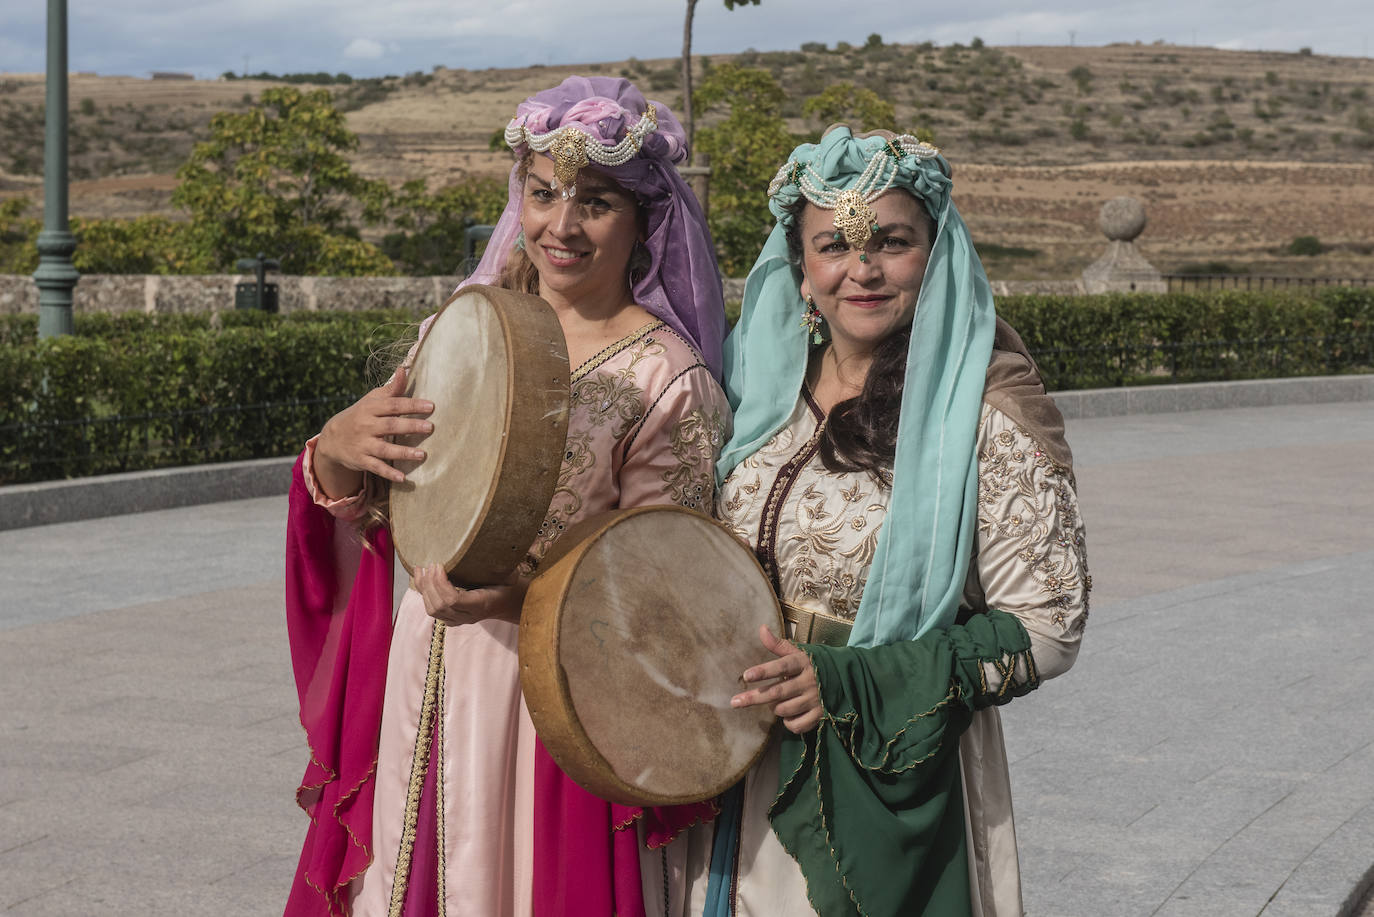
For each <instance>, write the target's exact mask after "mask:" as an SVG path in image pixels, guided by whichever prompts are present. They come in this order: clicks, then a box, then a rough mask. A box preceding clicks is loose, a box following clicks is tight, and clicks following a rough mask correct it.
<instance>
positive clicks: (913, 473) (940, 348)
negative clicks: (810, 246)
mask: <svg viewBox="0 0 1374 917" xmlns="http://www.w3.org/2000/svg"><path fill="white" fill-rule="evenodd" d="M908 139H909V138H908ZM923 153H926V154H927V155H924V156H923V155H914V154H911V153H906V152H904V148H903V147H901V146H900V145H894V144H893V143H891V142H890V141H889V140H887V139H886V138H884V137H880V136H870V137H863V138H855V137H854V136H853V135H852V134H851V133H850V130H849V128H847V127H836V128H832V129H831V130H830V131H828V132H827V133H826V134H825V136H824V137H823V138H822V139H821V141H820V143H814V144H813V143H804V144H802V145H801V146H799V147H797V148H796V149H795V150H794V151H793V152H792V155H791V156H790V157H789V159H788V163H787V165H786V166H784V167H783V169H782V170H780V171H779V179H778V180H777V181H775V182H774V188H775V191H774V193H773V194H772V195H771V199H770V201H769V207H770V208H771V210H772V212H773V214H774V216H776V217H777V218H778V223H777V225H775V226H774V227H773V231H772V233H771V234H770V235H769V237H768V241H767V243H766V244H765V245H764V247H763V252H762V254H760V255H759V259H758V261H757V262H756V263H755V264H754V267H753V269H752V270H751V271H750V272H749V278H748V280H747V281H746V283H745V288H744V303H743V306H742V309H741V314H740V320H739V324H738V325H736V326H735V330H734V331H733V332H732V333H731V335H730V336H729V338H727V339H726V341H725V391H726V394H727V395H728V396H729V399H730V404H731V406H732V407H733V408H734V409H735V426H734V435H733V436H732V437H731V438H730V441H729V442H728V443H726V445H725V449H724V450H723V451H722V452H721V456H720V461H719V463H718V464H717V466H716V470H717V475H718V476H719V477H720V478H721V479H724V477H725V476H726V475H728V474H729V473H730V471H731V470H733V469H734V467H735V466H736V465H737V464H739V462H741V461H743V460H744V459H746V458H748V457H749V456H750V455H753V454H754V453H755V452H757V451H758V450H759V449H760V448H761V447H762V446H764V445H765V444H766V443H767V442H768V440H769V439H771V438H772V437H773V435H774V434H775V433H777V432H778V430H780V429H781V428H782V427H783V425H784V424H785V423H786V422H787V418H788V417H789V416H790V415H791V413H792V409H793V407H794V406H795V405H796V401H797V395H798V393H799V392H800V391H801V386H802V382H803V380H804V377H805V373H806V362H807V354H808V350H809V347H808V335H807V332H806V330H805V329H804V328H803V327H802V326H801V318H802V314H803V312H804V310H805V308H806V305H805V303H804V301H803V299H802V295H801V292H800V290H799V288H798V282H799V280H800V277H801V273H800V270H799V268H797V267H795V266H794V265H793V264H792V263H791V262H789V260H788V254H787V239H786V230H787V226H788V225H789V224H790V223H791V222H792V221H793V217H792V214H791V213H790V212H789V210H788V208H789V207H790V206H793V205H795V204H796V202H797V200H798V199H799V198H800V197H801V196H802V193H803V192H802V187H801V185H800V184H799V182H800V181H802V180H805V179H806V175H807V173H808V171H809V173H810V174H811V175H812V176H813V177H814V176H818V177H819V178H820V179H822V180H823V181H824V182H825V183H826V184H827V185H829V186H830V188H831V189H833V190H836V191H843V190H847V189H850V188H854V187H855V186H857V185H859V184H860V182H861V179H863V176H864V174H865V170H866V169H869V168H870V165H871V164H872V163H873V160H874V157H882V162H880V163H879V164H878V166H877V167H876V168H879V169H880V171H879V176H880V179H879V184H881V183H885V182H886V181H887V180H888V179H889V178H890V179H891V187H892V188H902V189H905V190H907V191H909V192H911V193H912V194H914V195H916V196H917V197H918V198H920V199H921V200H922V201H923V202H924V204H925V207H926V209H927V210H928V211H929V212H930V214H931V216H933V217H934V218H935V221H936V227H937V231H936V237H935V242H934V244H933V245H932V247H931V252H930V259H929V262H928V263H927V265H926V272H925V279H924V280H923V282H922V284H921V293H920V296H919V297H918V299H917V303H916V313H915V316H914V317H913V319H912V324H911V346H910V348H909V350H908V351H907V361H906V382H905V385H904V389H903V392H902V407H901V419H900V423H899V426H898V433H897V453H896V458H895V461H894V463H893V474H892V498H891V502H890V504H889V507H888V512H887V519H886V521H885V522H884V524H883V528H882V531H881V533H880V534H879V536H878V544H877V547H876V550H875V554H874V557H873V564H872V567H871V569H870V570H869V575H868V583H867V585H866V586H865V588H864V594H863V599H862V601H861V602H860V604H859V609H858V611H857V613H856V616H855V620H854V628H853V631H852V632H851V634H850V637H849V644H850V645H851V646H879V645H883V644H888V643H894V642H897V641H899V640H911V639H914V638H916V637H919V636H921V635H923V634H925V633H927V632H929V631H931V630H934V629H937V628H941V629H942V628H945V627H948V626H949V625H950V624H952V623H954V619H955V615H956V613H957V612H958V610H959V600H960V597H961V596H962V594H963V589H964V580H965V577H966V576H967V573H968V562H969V556H970V553H971V548H972V545H973V539H974V532H975V528H976V525H977V519H978V506H977V501H978V468H977V461H978V457H977V455H976V449H975V445H976V440H977V427H978V417H979V414H980V411H981V407H982V401H983V386H984V379H985V374H986V372H987V367H988V360H989V358H990V357H991V355H992V340H993V333H994V330H995V326H996V315H995V313H994V311H993V304H992V290H991V288H990V287H989V286H988V280H987V276H986V275H985V274H984V273H983V265H982V263H981V262H980V261H979V260H978V255H977V253H976V252H975V251H974V248H973V241H972V239H971V238H970V237H969V232H968V227H967V226H965V225H964V221H963V219H961V218H960V216H959V212H958V211H957V210H956V209H955V208H954V204H953V202H951V201H950V188H951V185H952V183H951V181H950V177H949V176H950V170H949V164H948V163H947V162H945V160H944V158H943V157H941V156H938V155H929V154H930V151H929V150H928V149H927V150H925V151H923ZM808 166H809V167H810V168H809V170H808V169H807V167H808ZM869 175H870V177H869V178H868V179H866V180H864V181H865V182H866V184H865V187H866V188H872V187H874V183H873V181H872V177H871V176H872V173H871V172H870V173H869ZM861 190H862V189H861Z"/></svg>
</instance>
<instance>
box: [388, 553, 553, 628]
mask: <svg viewBox="0 0 1374 917" xmlns="http://www.w3.org/2000/svg"><path fill="white" fill-rule="evenodd" d="M411 585H412V586H413V587H414V588H415V591H416V592H418V593H420V597H421V598H423V599H424V600H425V611H426V612H428V613H429V615H430V617H432V618H434V619H435V620H436V621H442V622H443V623H445V624H453V625H457V624H471V623H472V622H474V621H481V620H483V619H485V618H500V619H502V620H505V621H518V620H520V608H521V606H522V605H524V603H525V591H526V589H527V588H528V584H527V583H524V582H520V581H518V580H517V581H515V582H512V583H500V584H497V585H494V586H482V587H481V588H478V589H460V588H459V587H457V586H455V585H453V583H451V582H449V578H448V574H446V573H445V572H444V567H443V565H442V564H430V565H428V566H425V567H420V568H419V569H417V570H416V571H415V573H414V575H413V576H412V577H411Z"/></svg>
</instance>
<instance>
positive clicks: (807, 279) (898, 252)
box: [798, 190, 934, 356]
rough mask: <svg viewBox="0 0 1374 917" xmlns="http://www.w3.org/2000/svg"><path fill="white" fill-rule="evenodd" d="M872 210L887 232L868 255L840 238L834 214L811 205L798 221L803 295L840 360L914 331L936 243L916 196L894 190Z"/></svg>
mask: <svg viewBox="0 0 1374 917" xmlns="http://www.w3.org/2000/svg"><path fill="white" fill-rule="evenodd" d="M872 207H873V211H874V213H876V214H877V217H878V226H879V227H880V228H879V230H878V231H877V232H876V233H874V234H873V238H871V239H870V240H869V241H868V244H867V245H866V246H865V247H864V249H863V250H862V251H859V250H857V249H852V248H850V247H849V244H848V243H847V242H846V241H845V239H844V237H843V236H840V238H839V239H836V238H835V235H836V232H835V223H834V220H835V212H834V211H833V210H824V209H822V208H820V207H817V206H815V205H814V204H811V203H808V204H807V205H806V207H805V208H804V209H803V210H802V213H801V217H800V219H799V221H798V236H799V237H800V240H801V250H802V264H801V266H802V283H801V292H802V295H803V296H810V297H812V298H814V299H815V302H816V308H818V309H820V312H821V315H822V316H824V318H825V321H826V324H828V325H829V326H830V340H831V342H832V344H833V345H834V347H835V349H836V353H837V355H839V354H843V355H845V356H848V355H850V354H862V353H871V352H872V351H873V348H874V347H876V346H877V345H878V344H879V343H881V342H882V341H883V340H884V339H885V338H886V337H887V336H888V335H890V334H892V333H893V332H894V331H897V330H899V329H902V328H905V327H908V326H909V325H910V324H911V317H912V315H913V314H915V312H916V297H917V296H918V295H919V294H920V292H921V279H922V277H924V275H925V270H926V260H927V259H928V258H929V257H930V246H931V244H932V243H933V242H934V238H933V229H932V223H931V219H930V216H929V215H928V214H927V213H926V211H925V208H924V207H923V206H922V205H921V202H920V201H919V200H917V199H916V198H915V197H914V196H913V195H911V194H910V193H908V192H906V191H903V190H893V191H888V192H887V193H886V194H883V195H882V196H880V197H879V198H878V199H877V200H875V201H873V202H872ZM861 255H862V256H863V257H862V259H861V258H860V256H861Z"/></svg>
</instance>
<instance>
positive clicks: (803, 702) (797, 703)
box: [730, 626, 821, 735]
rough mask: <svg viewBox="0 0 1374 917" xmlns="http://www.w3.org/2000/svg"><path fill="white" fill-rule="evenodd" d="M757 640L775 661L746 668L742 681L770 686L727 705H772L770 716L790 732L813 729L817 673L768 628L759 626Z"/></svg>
mask: <svg viewBox="0 0 1374 917" xmlns="http://www.w3.org/2000/svg"><path fill="white" fill-rule="evenodd" d="M759 639H760V640H762V641H763V645H764V648H765V649H767V650H768V652H770V653H772V654H773V655H774V656H777V657H778V658H777V659H773V660H770V661H768V662H765V663H763V664H762V665H756V666H754V667H752V668H749V669H746V670H745V672H744V681H745V683H746V684H754V683H755V682H760V681H772V682H773V683H772V684H770V685H768V686H767V687H765V688H754V689H751V690H749V691H745V692H744V693H742V694H736V695H735V696H734V697H732V698H731V699H730V706H732V707H753V706H755V705H757V704H771V705H772V706H773V713H775V714H776V715H777V716H779V717H781V718H782V724H783V725H784V726H786V727H787V728H788V729H790V730H791V731H792V732H795V733H797V734H799V735H800V734H801V733H803V732H809V731H810V730H812V729H815V728H816V724H817V723H819V722H820V721H821V688H820V685H819V684H818V683H817V682H816V670H815V669H814V668H812V667H811V657H810V656H807V655H806V653H804V652H802V651H801V650H799V649H797V647H796V644H794V643H793V642H792V641H791V640H783V639H782V638H780V637H775V636H773V633H772V632H771V631H770V630H769V629H768V628H767V627H763V626H760V627H759Z"/></svg>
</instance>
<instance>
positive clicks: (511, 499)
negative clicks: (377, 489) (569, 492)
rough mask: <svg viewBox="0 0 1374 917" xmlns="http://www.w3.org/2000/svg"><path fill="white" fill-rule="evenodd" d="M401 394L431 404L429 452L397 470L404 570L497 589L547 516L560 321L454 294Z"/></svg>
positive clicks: (515, 302) (395, 506)
mask: <svg viewBox="0 0 1374 917" xmlns="http://www.w3.org/2000/svg"><path fill="white" fill-rule="evenodd" d="M407 394H408V395H410V396H412V397H417V398H425V399H428V400H429V401H432V402H433V403H434V413H432V414H431V415H430V417H429V419H430V420H431V421H432V422H433V423H434V431H433V432H432V433H430V434H427V435H415V436H403V437H397V442H400V443H404V444H406V445H415V446H418V447H419V448H421V449H424V450H425V453H426V458H425V460H424V461H423V462H419V463H415V462H404V461H403V462H397V463H396V467H397V468H399V469H401V470H402V471H403V472H405V474H406V478H407V480H406V481H405V483H403V484H393V485H392V487H391V507H390V511H391V528H392V535H393V537H394V541H395V545H396V552H397V555H398V556H399V557H400V559H401V563H402V564H404V566H405V568H406V569H407V570H413V569H414V568H415V567H418V566H424V565H427V564H432V563H440V564H443V565H444V568H445V569H446V570H448V571H450V575H451V576H453V578H454V579H456V580H458V581H460V582H464V583H466V584H470V585H478V584H484V583H491V582H496V581H499V580H501V579H503V578H504V577H505V576H506V575H508V574H509V573H510V572H511V571H512V570H514V569H515V566H516V565H517V564H518V563H519V562H520V561H521V560H522V559H524V557H525V554H526V552H528V550H529V547H530V545H531V544H532V543H533V542H534V539H535V537H536V536H537V534H538V530H539V524H540V523H541V522H542V521H543V519H544V516H545V515H546V514H547V512H548V507H549V503H550V502H551V501H552V499H553V491H554V487H555V485H556V483H557V479H558V469H559V467H560V464H561V461H562V455H563V450H564V443H565V441H566V438H567V425H568V401H569V382H568V354H567V345H566V342H565V341H564V339H563V332H562V329H561V327H560V326H559V324H558V317H557V316H556V315H555V314H554V312H553V309H552V308H551V307H550V306H549V305H548V304H547V303H545V302H544V301H543V300H542V299H540V298H539V297H537V296H529V295H526V294H523V293H514V292H511V291H509V290H502V289H497V288H493V287H484V286H477V285H474V286H470V287H465V288H464V289H463V290H460V291H459V292H458V293H457V294H455V295H454V297H453V298H451V299H450V300H449V302H448V303H446V304H445V306H444V307H443V308H442V309H441V310H440V311H439V312H438V313H437V314H436V316H435V318H434V321H433V322H432V323H431V324H430V326H429V329H428V331H427V333H426V334H425V336H424V338H423V340H421V342H420V346H419V348H418V350H417V351H416V353H415V358H414V361H413V363H412V367H411V371H410V379H409V385H408V388H407Z"/></svg>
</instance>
